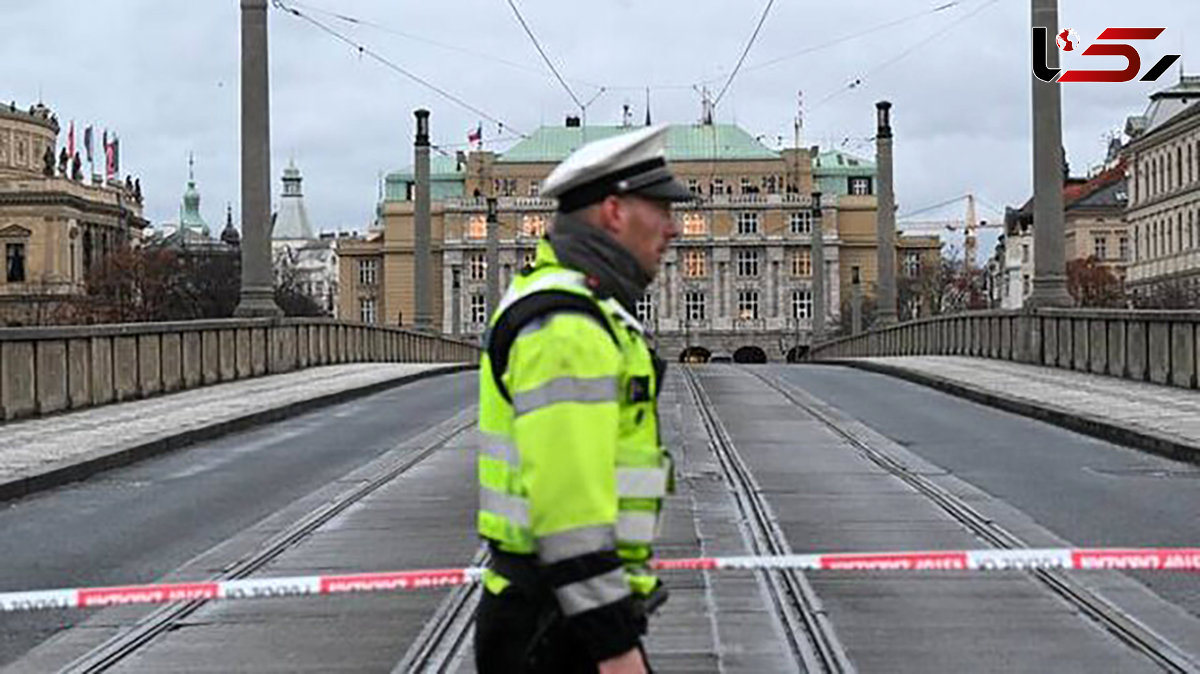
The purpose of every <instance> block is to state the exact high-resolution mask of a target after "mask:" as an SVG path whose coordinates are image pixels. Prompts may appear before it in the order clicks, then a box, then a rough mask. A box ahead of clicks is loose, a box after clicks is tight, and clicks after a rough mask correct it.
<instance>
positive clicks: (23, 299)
mask: <svg viewBox="0 0 1200 674" xmlns="http://www.w3.org/2000/svg"><path fill="white" fill-rule="evenodd" d="M58 132H59V125H58V121H57V120H56V119H55V117H54V115H53V114H52V113H51V112H50V110H49V109H48V108H46V107H44V106H42V105H37V106H34V107H32V108H30V109H29V110H28V111H23V110H18V109H17V108H16V107H15V106H14V105H10V106H0V252H3V255H4V274H3V275H0V325H31V324H40V323H45V322H53V321H54V317H53V316H51V315H50V313H52V312H53V311H54V307H56V306H59V305H61V303H62V302H63V300H64V299H69V298H71V297H74V296H78V295H80V294H82V293H83V292H84V291H85V281H86V278H87V274H88V271H89V270H90V269H91V268H92V267H93V266H94V265H95V264H97V263H98V262H99V261H100V260H101V259H102V258H103V257H104V256H105V255H106V254H108V253H109V252H110V251H114V250H117V249H119V248H121V247H125V246H129V245H134V244H136V243H137V242H138V241H140V239H141V237H142V231H143V230H144V229H145V228H146V227H147V225H148V224H149V223H147V222H146V221H145V220H144V219H143V217H142V204H141V200H140V194H137V193H135V191H134V190H133V189H132V186H131V184H130V183H128V182H127V183H125V184H118V183H116V182H113V183H111V184H107V185H102V184H89V183H88V182H85V181H84V180H83V179H82V175H81V174H80V173H79V171H78V167H77V166H76V167H75V168H74V169H73V170H72V168H71V167H70V166H69V165H65V166H62V168H59V167H56V161H55V157H56V141H57V137H58Z"/></svg>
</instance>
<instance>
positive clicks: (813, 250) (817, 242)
mask: <svg viewBox="0 0 1200 674" xmlns="http://www.w3.org/2000/svg"><path fill="white" fill-rule="evenodd" d="M822 216H823V214H822V213H821V193H820V192H813V193H812V237H811V239H812V245H811V246H810V247H809V250H810V252H809V263H810V265H811V267H812V302H813V305H812V343H813V344H816V343H817V342H820V341H822V340H824V339H825V304H826V303H825V225H824V222H823V220H824V218H823V217H822Z"/></svg>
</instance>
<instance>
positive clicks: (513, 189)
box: [492, 178, 517, 197]
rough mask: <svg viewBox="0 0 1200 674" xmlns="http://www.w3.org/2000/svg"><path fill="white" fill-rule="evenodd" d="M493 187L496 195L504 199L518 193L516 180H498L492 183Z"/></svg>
mask: <svg viewBox="0 0 1200 674" xmlns="http://www.w3.org/2000/svg"><path fill="white" fill-rule="evenodd" d="M492 186H493V187H494V188H495V190H496V194H497V195H499V196H504V197H511V196H513V195H515V194H516V193H517V179H516V178H496V179H495V180H494V181H493V182H492Z"/></svg>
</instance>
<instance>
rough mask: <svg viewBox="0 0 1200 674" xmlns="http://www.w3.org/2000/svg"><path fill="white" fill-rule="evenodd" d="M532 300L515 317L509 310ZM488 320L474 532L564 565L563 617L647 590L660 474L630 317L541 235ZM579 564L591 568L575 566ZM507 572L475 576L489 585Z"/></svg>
mask: <svg viewBox="0 0 1200 674" xmlns="http://www.w3.org/2000/svg"><path fill="white" fill-rule="evenodd" d="M550 298H554V299H550ZM567 300H570V301H567ZM539 301H541V304H540V305H539V306H541V307H542V308H540V309H534V310H533V311H532V314H533V316H532V318H530V317H529V316H526V317H525V318H522V319H520V320H519V325H517V328H516V329H515V330H514V329H513V328H512V324H511V321H509V320H508V319H510V318H512V316H514V315H517V314H521V313H522V312H523V313H524V314H530V313H531V312H530V311H527V310H526V309H528V308H529V307H531V306H534V305H535V304H538V302H539ZM572 304H573V305H574V306H573V307H572V306H571V305H572ZM546 307H550V308H549V309H547V308H546ZM555 307H557V308H555ZM523 310H526V311H523ZM597 310H598V311H597ZM489 325H490V330H489V335H488V346H489V349H488V353H485V355H484V357H483V358H482V362H481V364H480V391H479V429H480V431H481V434H482V445H481V449H480V452H479V459H478V461H479V464H478V468H479V487H480V491H479V518H478V525H479V533H480V535H481V536H482V537H483V538H485V539H487V540H488V541H491V542H492V544H493V546H494V547H495V548H496V549H498V550H500V551H502V552H505V553H511V554H514V555H528V556H531V557H532V558H536V560H537V562H538V563H539V564H540V565H542V566H543V567H554V566H555V565H559V566H562V565H564V564H565V565H572V566H573V568H574V569H576V570H575V571H574V572H572V573H571V574H568V575H570V577H569V578H567V581H569V582H564V583H563V584H562V585H561V586H555V587H553V588H552V589H553V591H554V594H555V596H556V598H557V599H558V602H559V606H560V608H561V609H562V611H563V613H564V614H565V615H566V616H568V617H570V616H571V615H574V614H579V613H584V612H586V611H590V610H592V609H596V608H599V607H602V606H605V605H608V604H611V603H613V602H617V601H620V600H622V599H624V598H626V597H628V596H629V595H630V594H631V593H632V594H634V595H647V594H649V593H650V592H651V591H653V590H654V588H655V587H656V585H657V583H658V581H657V579H656V578H655V577H654V576H653V575H652V574H650V573H649V571H648V569H647V568H646V567H645V564H646V562H647V561H648V560H649V558H650V555H651V544H652V543H653V541H654V536H655V533H656V531H657V529H658V523H659V517H660V512H661V509H662V499H663V497H664V496H665V495H666V494H667V493H668V491H669V490H671V489H672V488H673V483H672V475H671V466H670V461H669V457H668V456H667V454H666V453H665V452H664V451H663V449H662V447H661V443H660V439H659V438H660V432H659V427H658V424H659V421H658V414H657V409H656V398H657V394H658V389H659V386H660V381H659V378H660V377H661V374H660V370H661V366H660V365H658V364H657V363H658V361H657V359H656V357H655V356H654V355H653V352H652V351H651V349H650V347H649V345H648V344H647V342H646V339H645V335H644V329H643V327H642V326H641V324H640V323H639V322H638V320H637V319H636V318H635V317H633V316H631V315H630V314H629V312H628V311H627V310H626V309H625V308H624V307H622V306H621V305H620V304H619V303H618V302H617V300H616V299H614V298H608V299H601V298H599V297H597V296H596V295H595V293H594V292H593V291H592V290H591V288H590V287H589V284H588V282H587V278H586V276H585V275H584V274H583V273H582V272H579V271H576V270H572V269H568V268H566V267H563V266H561V265H560V264H559V263H558V260H557V258H556V257H555V255H554V250H553V248H552V247H551V246H550V243H549V241H548V240H546V239H543V240H542V241H541V242H540V243H539V245H538V251H537V257H536V261H535V263H534V265H533V267H532V268H531V269H526V270H525V271H524V272H522V273H521V274H520V275H519V276H518V277H517V278H515V279H514V280H513V283H512V285H511V287H510V288H509V290H508V292H507V293H506V294H505V295H504V297H503V299H502V300H501V302H500V304H499V306H498V307H497V309H496V312H495V314H494V315H493V316H492V320H491V322H490V324H489ZM500 332H504V333H505V335H503V336H500V337H501V338H500V339H499V341H503V342H504V343H505V348H502V349H501V350H500V352H499V355H497V353H498V352H497V348H496V344H497V341H498V335H499V333H500ZM494 357H498V358H500V359H501V360H502V361H503V362H500V363H493V362H492V360H493V358H494ZM493 368H495V369H493ZM614 552H615V553H616V557H613V553H614ZM616 558H619V563H616V562H613V563H611V564H609V563H605V562H602V561H599V560H603V559H614V560H615V559H616ZM593 562H594V563H593ZM589 563H591V566H590V567H589V566H588V564H589ZM614 566H615V568H613V567H614ZM580 568H593V569H594V570H595V573H592V574H588V573H584V574H582V575H583V577H582V578H581V577H580V575H581V573H580V572H579V571H578V569H580ZM507 582H508V580H507V579H504V578H502V577H500V576H498V575H497V574H496V573H494V572H489V573H488V574H487V575H486V576H485V584H486V585H487V587H488V588H489V590H491V591H493V592H498V591H500V590H502V589H503V587H504V586H505V585H506V584H507Z"/></svg>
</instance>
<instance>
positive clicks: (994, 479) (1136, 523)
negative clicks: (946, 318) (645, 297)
mask: <svg viewBox="0 0 1200 674" xmlns="http://www.w3.org/2000/svg"><path fill="white" fill-rule="evenodd" d="M778 371H779V372H782V373H783V375H784V377H785V378H786V379H787V380H788V381H790V382H792V383H794V384H796V385H798V386H799V387H801V388H803V389H804V390H805V391H807V392H808V393H810V394H812V395H813V396H815V397H817V398H820V399H822V400H824V401H825V402H827V403H829V404H831V405H833V406H835V407H837V408H839V409H841V410H842V411H844V412H845V413H847V414H849V415H851V416H854V417H856V418H857V419H859V420H860V421H862V422H864V423H866V424H867V425H869V426H871V427H873V428H874V429H876V430H877V431H879V432H880V433H882V434H884V435H886V436H888V437H889V438H891V439H892V440H894V441H896V442H897V443H899V444H901V445H904V446H905V447H907V448H908V449H909V450H910V451H912V452H913V453H915V454H917V455H919V456H921V457H922V458H924V459H926V460H927V461H930V462H932V463H934V464H937V465H939V466H941V467H942V468H944V469H946V470H948V471H951V472H953V473H954V474H955V475H957V476H958V477H959V478H961V479H963V480H965V481H967V482H970V483H971V484H973V485H975V486H977V487H979V488H980V489H982V490H984V491H986V492H988V493H989V494H991V495H993V496H995V497H996V498H998V499H1001V500H1003V501H1005V502H1007V503H1009V504H1011V505H1012V506H1014V507H1016V508H1019V509H1021V510H1022V511H1024V512H1025V513H1027V514H1028V515H1029V516H1031V517H1032V518H1034V519H1035V520H1037V522H1038V523H1039V524H1041V525H1042V526H1043V527H1045V528H1046V529H1049V530H1050V531H1052V532H1053V533H1055V534H1056V535H1058V536H1060V537H1062V538H1064V539H1066V540H1068V541H1071V542H1072V543H1074V544H1075V545H1078V546H1082V547H1104V546H1114V547H1154V546H1162V547H1168V546H1170V547H1176V546H1179V547H1192V546H1196V545H1200V538H1198V537H1197V529H1196V513H1198V512H1200V467H1197V466H1194V465H1190V464H1185V463H1179V462H1175V461H1170V460H1167V459H1162V458H1159V457H1156V456H1153V455H1151V454H1147V453H1144V452H1139V451H1137V450H1133V449H1130V448H1127V447H1122V446H1119V445H1114V444H1112V443H1108V442H1104V441H1102V440H1098V439H1095V438H1090V437H1087V436H1083V435H1079V434H1077V433H1073V432H1071V431H1067V430H1065V429H1062V428H1058V427H1056V426H1051V425H1049V424H1045V423H1042V422H1039V421H1035V420H1032V419H1029V418H1026V417H1022V416H1018V415H1015V414H1010V413H1007V412H1002V411H999V410H996V409H992V408H989V407H985V406H983V405H979V404H976V403H972V402H968V401H966V400H963V399H960V398H956V397H954V396H951V395H948V394H945V393H940V392H938V391H935V390H933V389H930V388H927V387H924V386H920V385H917V384H913V383H909V382H906V381H903V380H900V379H895V378H892V377H888V376H886V375H880V374H875V373H869V372H863V371H859V370H853V369H850V368H841V367H833V366H809V365H799V366H787V367H786V368H783V369H781V370H778ZM1134 575H1136V576H1137V577H1138V578H1139V580H1140V581H1141V582H1143V583H1144V584H1145V585H1147V586H1148V587H1150V588H1151V589H1152V590H1153V591H1154V592H1156V593H1157V594H1158V595H1159V596H1161V597H1163V598H1164V599H1166V600H1168V601H1170V602H1173V603H1175V604H1176V605H1178V606H1181V607H1183V608H1184V609H1186V610H1188V611H1190V612H1191V613H1192V614H1193V615H1197V616H1200V574H1169V573H1157V574H1155V573H1141V574H1134Z"/></svg>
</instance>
